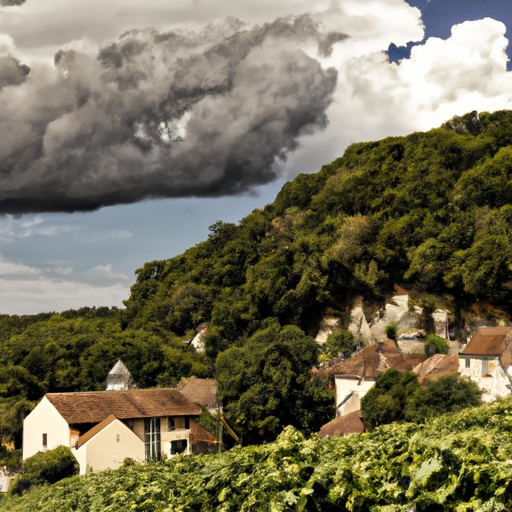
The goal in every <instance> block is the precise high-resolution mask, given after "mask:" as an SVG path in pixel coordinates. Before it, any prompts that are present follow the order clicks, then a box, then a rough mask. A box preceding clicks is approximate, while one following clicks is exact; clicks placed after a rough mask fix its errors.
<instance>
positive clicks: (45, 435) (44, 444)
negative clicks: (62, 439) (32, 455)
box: [43, 434, 48, 450]
mask: <svg viewBox="0 0 512 512" xmlns="http://www.w3.org/2000/svg"><path fill="white" fill-rule="evenodd" d="M47 448H48V434H43V450H46V449H47Z"/></svg>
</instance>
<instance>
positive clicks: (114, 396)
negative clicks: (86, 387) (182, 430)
mask: <svg viewBox="0 0 512 512" xmlns="http://www.w3.org/2000/svg"><path fill="white" fill-rule="evenodd" d="M46 398H47V399H48V400H49V401H50V403H52V404H53V406H54V407H55V408H56V409H57V411H58V412H59V413H60V415H61V416H62V417H63V418H64V419H65V420H66V421H67V422H68V424H70V425H71V424H81V423H99V422H101V421H103V420H104V419H105V418H107V417H108V416H110V415H111V414H113V415H114V416H115V417H116V418H118V419H120V420H124V419H132V418H157V417H163V416H199V415H200V414H201V407H200V406H199V405H197V404H194V403H192V402H191V401H190V400H189V399H188V398H186V397H185V396H184V395H182V394H181V393H180V392H179V391H177V390H176V389H167V388H161V389H132V390H130V391H90V392H84V393H48V394H47V395H46Z"/></svg>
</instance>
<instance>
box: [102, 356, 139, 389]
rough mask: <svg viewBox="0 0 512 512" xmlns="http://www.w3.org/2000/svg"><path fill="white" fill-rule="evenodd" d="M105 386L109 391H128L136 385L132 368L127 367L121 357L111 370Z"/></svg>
mask: <svg viewBox="0 0 512 512" xmlns="http://www.w3.org/2000/svg"><path fill="white" fill-rule="evenodd" d="M105 386H106V390H107V391H126V390H128V389H133V388H135V387H136V384H135V382H133V377H132V374H131V373H130V370H128V368H126V366H125V365H124V363H123V361H121V359H119V361H117V363H116V364H115V365H114V367H113V368H112V370H110V372H109V374H108V376H107V382H106V383H105Z"/></svg>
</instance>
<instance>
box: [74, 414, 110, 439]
mask: <svg viewBox="0 0 512 512" xmlns="http://www.w3.org/2000/svg"><path fill="white" fill-rule="evenodd" d="M115 419H116V417H115V416H114V415H113V414H111V415H110V416H107V417H106V418H105V419H104V420H103V421H101V422H100V423H98V424H97V425H96V426H94V427H93V428H91V429H90V430H88V431H87V432H86V433H85V434H84V435H83V436H80V437H79V438H78V446H82V445H84V444H85V443H87V441H89V439H91V438H92V437H94V436H95V435H96V434H97V433H98V432H101V431H102V430H103V429H104V428H105V427H106V426H107V425H110V424H111V423H112V422H113V421H114V420H115Z"/></svg>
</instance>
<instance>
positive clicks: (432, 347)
mask: <svg viewBox="0 0 512 512" xmlns="http://www.w3.org/2000/svg"><path fill="white" fill-rule="evenodd" d="M448 351H449V347H448V343H446V340H445V339H444V338H441V337H440V336H437V335H436V334H429V335H428V336H427V337H426V338H425V354H427V356H428V357H432V356H433V355H434V354H448Z"/></svg>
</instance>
